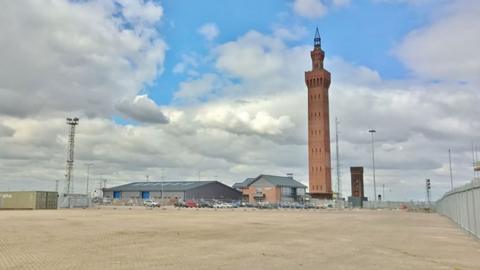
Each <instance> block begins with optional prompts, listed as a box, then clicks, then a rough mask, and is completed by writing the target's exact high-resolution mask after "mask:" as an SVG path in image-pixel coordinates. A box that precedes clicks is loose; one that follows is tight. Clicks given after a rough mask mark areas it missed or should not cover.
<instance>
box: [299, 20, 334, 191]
mask: <svg viewBox="0 0 480 270" xmlns="http://www.w3.org/2000/svg"><path fill="white" fill-rule="evenodd" d="M310 56H311V58H312V70H311V71H307V72H305V83H306V84H307V88H308V167H309V169H308V170H309V182H308V185H309V191H310V195H311V196H312V197H313V198H319V199H329V198H332V176H331V174H332V172H331V162H330V124H329V123H330V122H329V118H330V116H329V109H328V88H329V87H330V72H328V71H327V70H325V69H324V68H323V59H324V58H325V52H324V51H323V50H322V46H321V39H320V33H319V32H318V28H317V29H316V33H315V38H314V48H313V51H311V52H310Z"/></svg>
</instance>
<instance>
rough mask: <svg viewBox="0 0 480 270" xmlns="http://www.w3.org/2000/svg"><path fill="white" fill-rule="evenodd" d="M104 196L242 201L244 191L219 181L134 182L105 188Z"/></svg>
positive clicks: (123, 198)
mask: <svg viewBox="0 0 480 270" xmlns="http://www.w3.org/2000/svg"><path fill="white" fill-rule="evenodd" d="M103 197H104V198H110V199H112V200H115V201H131V200H133V201H142V200H170V201H173V200H183V201H186V200H220V201H240V200H241V198H242V193H241V192H240V191H238V190H236V189H233V188H231V187H229V186H227V185H224V184H222V183H220V182H218V181H165V182H133V183H130V184H126V185H122V186H117V187H112V188H105V189H103Z"/></svg>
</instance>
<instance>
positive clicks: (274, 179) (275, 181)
mask: <svg viewBox="0 0 480 270" xmlns="http://www.w3.org/2000/svg"><path fill="white" fill-rule="evenodd" d="M260 178H263V179H265V180H266V181H267V182H269V183H271V184H272V185H275V186H282V187H293V188H307V186H305V185H304V184H302V183H300V182H298V181H296V180H294V179H293V178H292V177H289V176H276V175H264V174H261V175H259V176H258V177H257V178H255V181H257V180H258V179H260ZM252 183H253V182H252ZM250 184H251V183H250Z"/></svg>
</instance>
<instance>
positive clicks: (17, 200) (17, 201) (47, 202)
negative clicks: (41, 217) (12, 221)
mask: <svg viewBox="0 0 480 270" xmlns="http://www.w3.org/2000/svg"><path fill="white" fill-rule="evenodd" d="M57 202H58V193H57V192H49V191H14V192H0V210H2V209H57Z"/></svg>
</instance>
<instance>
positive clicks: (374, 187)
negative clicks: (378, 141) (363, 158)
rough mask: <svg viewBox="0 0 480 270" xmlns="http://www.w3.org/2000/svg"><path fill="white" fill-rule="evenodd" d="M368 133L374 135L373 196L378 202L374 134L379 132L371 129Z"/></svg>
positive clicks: (373, 141) (373, 140)
mask: <svg viewBox="0 0 480 270" xmlns="http://www.w3.org/2000/svg"><path fill="white" fill-rule="evenodd" d="M368 132H370V134H371V135H372V164H373V196H374V198H375V201H376V200H377V183H376V182H375V148H374V144H375V139H374V136H373V134H375V133H376V132H377V131H376V130H375V129H370V130H369V131H368Z"/></svg>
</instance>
